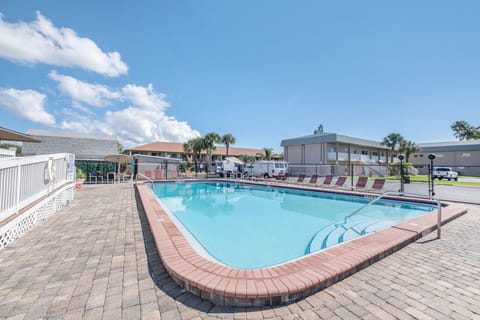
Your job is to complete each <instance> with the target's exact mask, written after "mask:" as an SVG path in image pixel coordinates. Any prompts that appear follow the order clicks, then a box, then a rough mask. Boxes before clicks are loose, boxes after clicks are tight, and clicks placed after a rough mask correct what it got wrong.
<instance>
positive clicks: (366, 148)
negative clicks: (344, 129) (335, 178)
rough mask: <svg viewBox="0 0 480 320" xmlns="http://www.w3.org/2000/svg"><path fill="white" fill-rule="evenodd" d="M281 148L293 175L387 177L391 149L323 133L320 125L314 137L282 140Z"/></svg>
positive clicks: (372, 142) (353, 138) (357, 139)
mask: <svg viewBox="0 0 480 320" xmlns="http://www.w3.org/2000/svg"><path fill="white" fill-rule="evenodd" d="M281 146H282V147H283V150H284V159H285V161H287V162H288V168H289V169H288V170H289V173H290V174H292V175H298V174H300V173H304V174H307V175H311V174H319V175H327V174H333V175H350V174H355V175H368V176H370V175H377V176H385V175H387V171H386V168H385V166H384V165H383V164H384V163H387V162H388V156H389V155H388V151H389V149H388V147H386V146H383V145H382V144H381V143H380V142H377V141H372V140H366V139H360V138H355V137H349V136H345V135H341V134H337V133H324V132H323V128H322V127H321V126H320V127H319V128H318V130H315V131H314V133H313V134H311V135H307V136H302V137H297V138H291V139H284V140H282V142H281ZM352 168H353V171H351V169H352Z"/></svg>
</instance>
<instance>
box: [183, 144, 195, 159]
mask: <svg viewBox="0 0 480 320" xmlns="http://www.w3.org/2000/svg"><path fill="white" fill-rule="evenodd" d="M183 152H184V153H185V160H186V161H187V162H192V156H193V146H192V140H189V141H187V142H186V143H184V144H183Z"/></svg>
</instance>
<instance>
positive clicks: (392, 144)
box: [382, 133, 405, 162]
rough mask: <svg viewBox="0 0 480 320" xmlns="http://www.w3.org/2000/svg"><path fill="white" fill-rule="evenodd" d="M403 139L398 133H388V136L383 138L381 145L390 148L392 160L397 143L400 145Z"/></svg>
mask: <svg viewBox="0 0 480 320" xmlns="http://www.w3.org/2000/svg"><path fill="white" fill-rule="evenodd" d="M404 140H405V139H404V138H403V136H402V135H401V134H400V133H390V134H389V135H388V136H386V137H385V138H383V141H382V145H384V146H387V147H389V148H390V150H392V155H391V161H392V162H393V153H395V151H396V150H397V145H398V147H400V145H401V144H402V141H404Z"/></svg>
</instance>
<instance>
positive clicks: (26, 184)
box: [0, 153, 75, 222]
mask: <svg viewBox="0 0 480 320" xmlns="http://www.w3.org/2000/svg"><path fill="white" fill-rule="evenodd" d="M72 159H73V161H72ZM74 160H75V157H74V155H71V154H67V153H59V154H49V155H40V156H32V157H19V158H11V159H3V160H2V161H0V222H1V221H2V220H4V219H7V218H8V217H10V216H11V215H13V214H17V213H18V212H19V211H20V210H21V209H22V208H24V207H26V206H28V205H30V204H31V203H33V202H34V201H36V200H38V199H40V198H41V197H43V196H45V195H47V194H49V193H51V192H52V191H53V190H55V189H56V188H58V187H60V186H63V185H64V184H65V183H67V182H70V181H71V182H73V181H74V179H75V174H74V169H75V167H74Z"/></svg>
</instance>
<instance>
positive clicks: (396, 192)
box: [344, 191, 442, 239]
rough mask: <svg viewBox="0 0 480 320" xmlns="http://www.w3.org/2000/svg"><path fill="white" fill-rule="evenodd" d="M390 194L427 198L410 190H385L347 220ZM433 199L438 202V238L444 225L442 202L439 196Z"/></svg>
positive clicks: (432, 198)
mask: <svg viewBox="0 0 480 320" xmlns="http://www.w3.org/2000/svg"><path fill="white" fill-rule="evenodd" d="M389 195H396V196H408V197H416V198H425V195H422V194H418V193H408V192H401V191H385V192H383V193H382V194H380V195H379V196H378V197H376V198H375V199H373V200H372V201H370V202H369V203H367V204H365V205H363V206H362V207H360V208H358V209H357V210H355V211H353V212H352V213H350V214H349V215H348V216H346V217H345V220H344V221H345V222H344V223H347V219H348V218H351V217H352V216H353V215H355V214H357V213H358V212H360V211H362V210H363V209H365V208H367V207H369V206H371V205H372V204H374V203H375V202H377V201H379V200H380V199H382V198H383V197H385V196H389ZM431 200H434V201H435V202H436V203H437V208H438V209H437V239H440V236H441V226H442V203H441V202H440V200H439V199H438V198H437V197H431Z"/></svg>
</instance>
